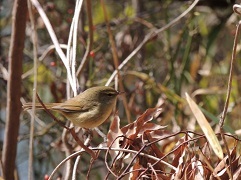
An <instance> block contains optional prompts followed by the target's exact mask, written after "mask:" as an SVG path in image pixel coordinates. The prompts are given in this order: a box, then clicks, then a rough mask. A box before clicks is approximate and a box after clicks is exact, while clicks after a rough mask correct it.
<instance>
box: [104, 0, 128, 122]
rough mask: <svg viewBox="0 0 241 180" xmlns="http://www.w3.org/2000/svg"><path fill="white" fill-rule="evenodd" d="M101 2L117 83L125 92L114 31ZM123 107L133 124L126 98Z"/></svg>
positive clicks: (124, 97)
mask: <svg viewBox="0 0 241 180" xmlns="http://www.w3.org/2000/svg"><path fill="white" fill-rule="evenodd" d="M100 2H101V6H102V9H103V14H104V18H105V23H106V26H107V32H108V35H109V41H110V45H111V52H112V56H113V61H114V66H115V69H116V73H117V77H116V78H117V82H118V84H119V86H120V90H121V91H125V90H124V86H123V83H122V77H121V75H120V73H119V69H118V65H119V59H118V55H117V49H116V44H115V41H114V37H113V34H112V31H111V28H110V23H109V19H108V16H107V11H106V8H105V4H104V0H100ZM123 105H124V108H125V112H126V116H127V120H128V123H131V113H130V110H129V108H128V103H127V99H126V96H123Z"/></svg>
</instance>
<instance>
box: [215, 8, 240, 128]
mask: <svg viewBox="0 0 241 180" xmlns="http://www.w3.org/2000/svg"><path fill="white" fill-rule="evenodd" d="M237 8H241V6H237V5H236V6H234V11H235V12H236V13H238V14H240V13H239V12H238V11H237ZM240 25H241V21H239V22H238V25H237V28H236V33H235V37H234V44H233V51H232V57H231V62H230V69H229V78H228V89H227V97H226V101H225V104H224V109H223V113H222V115H221V118H220V121H219V126H220V128H223V124H224V120H225V118H226V115H227V111H228V104H229V99H230V94H231V89H232V79H233V65H234V61H235V59H236V50H237V44H238V37H239V32H240Z"/></svg>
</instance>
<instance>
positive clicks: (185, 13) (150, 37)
mask: <svg viewBox="0 0 241 180" xmlns="http://www.w3.org/2000/svg"><path fill="white" fill-rule="evenodd" d="M198 2H199V0H195V1H194V2H193V3H192V4H191V5H190V6H189V8H188V9H187V10H185V11H184V12H183V13H182V14H180V15H179V16H178V17H176V18H175V19H174V20H172V21H171V22H170V23H168V24H167V25H165V26H164V27H162V28H160V29H157V30H153V31H151V32H150V33H148V34H147V35H146V36H145V38H144V40H143V41H142V42H141V43H140V44H139V45H138V46H137V47H136V49H134V50H133V51H132V53H131V54H130V55H129V56H127V58H126V59H125V60H124V61H123V62H122V63H121V64H120V65H119V66H118V69H116V70H115V71H114V72H113V73H112V75H111V77H110V78H109V80H108V81H107V83H106V85H107V86H108V85H109V84H110V83H111V81H112V80H113V79H114V77H115V76H116V75H117V70H121V69H122V68H123V67H124V66H125V65H126V64H127V63H128V62H129V61H130V60H131V58H132V57H133V56H135V55H136V53H137V52H138V51H139V50H140V49H141V48H142V47H143V46H144V45H145V44H146V43H147V42H148V41H149V40H150V39H152V38H153V37H155V36H156V35H158V34H159V33H161V32H163V31H165V30H167V29H168V28H170V27H172V26H174V25H175V24H176V23H177V22H178V21H180V20H181V19H182V18H183V17H184V16H186V15H187V14H188V13H189V12H190V11H191V10H193V8H194V7H195V6H196V4H197V3H198Z"/></svg>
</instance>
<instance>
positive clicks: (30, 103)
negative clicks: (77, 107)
mask: <svg viewBox="0 0 241 180" xmlns="http://www.w3.org/2000/svg"><path fill="white" fill-rule="evenodd" d="M58 104H59V103H44V105H45V106H46V108H47V109H51V108H52V107H53V106H57V105H58ZM22 107H23V110H28V109H31V108H32V107H33V103H32V102H29V103H24V104H23V106H22ZM35 108H36V109H44V107H43V106H42V105H41V104H40V103H35Z"/></svg>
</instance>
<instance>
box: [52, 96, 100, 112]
mask: <svg viewBox="0 0 241 180" xmlns="http://www.w3.org/2000/svg"><path fill="white" fill-rule="evenodd" d="M92 104H93V103H92ZM94 106H96V104H93V105H92V106H89V105H88V104H81V103H79V102H78V101H72V99H70V100H68V101H66V102H64V103H61V104H60V105H57V106H54V107H52V109H53V110H59V111H62V112H66V113H74V112H87V111H90V110H91V109H92V108H93V107H94Z"/></svg>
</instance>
